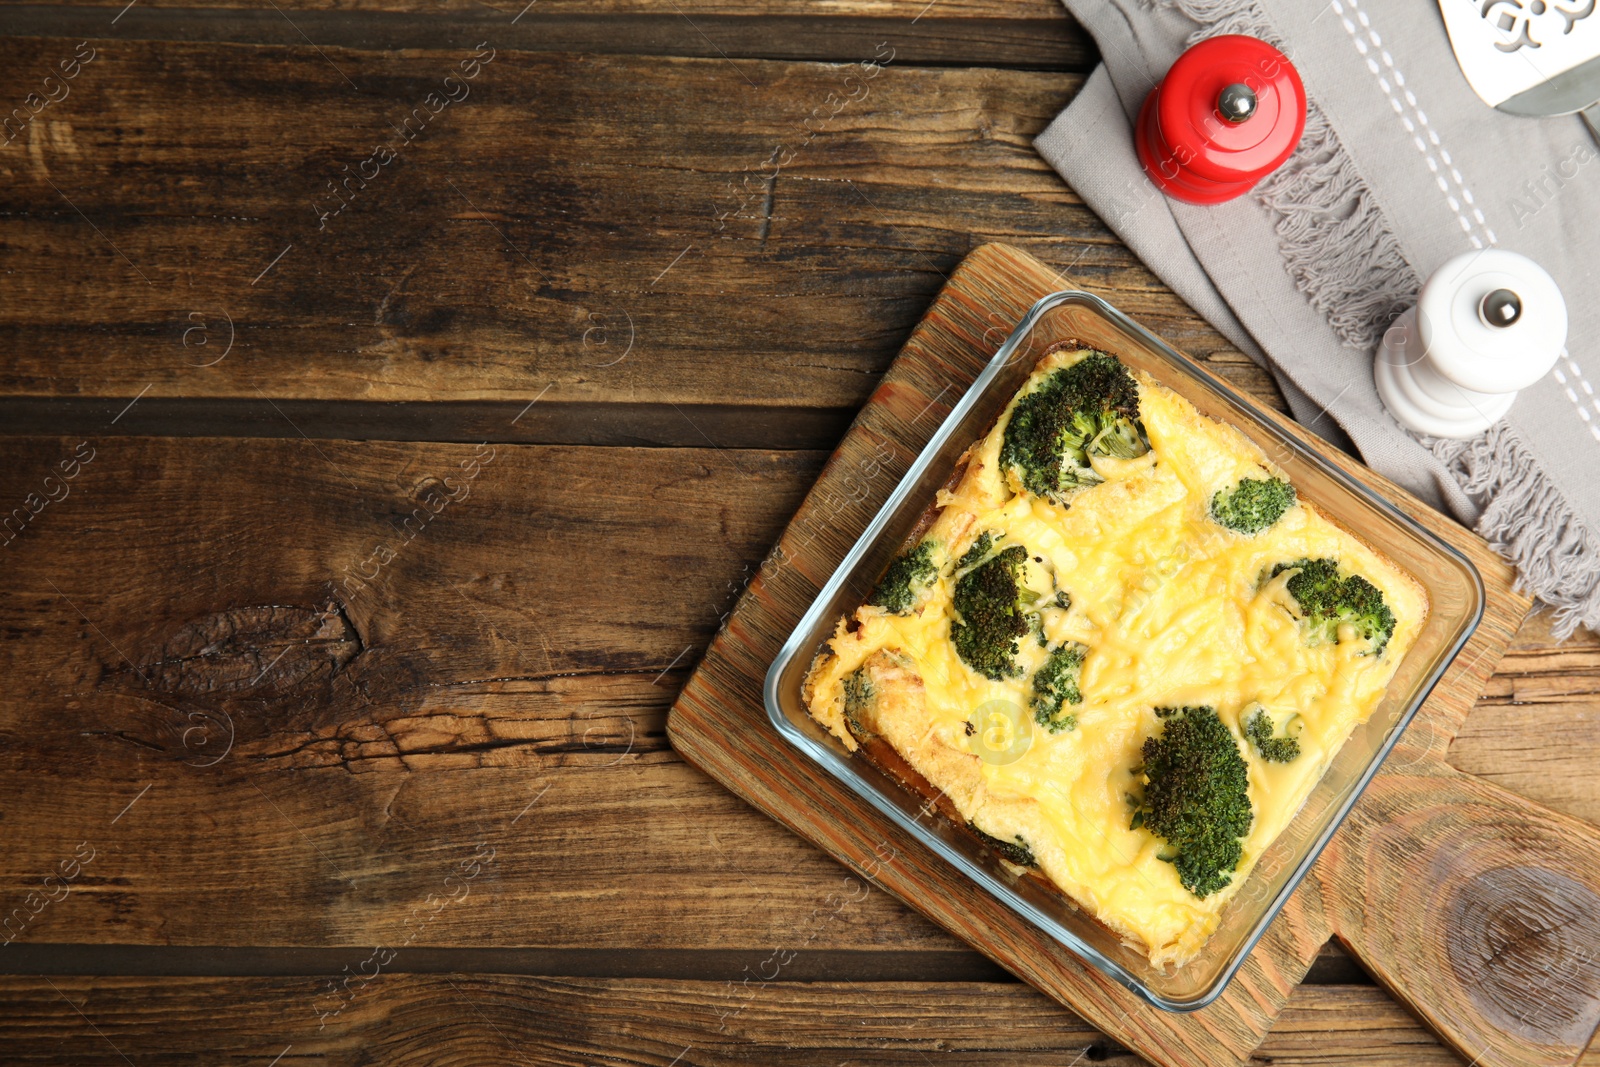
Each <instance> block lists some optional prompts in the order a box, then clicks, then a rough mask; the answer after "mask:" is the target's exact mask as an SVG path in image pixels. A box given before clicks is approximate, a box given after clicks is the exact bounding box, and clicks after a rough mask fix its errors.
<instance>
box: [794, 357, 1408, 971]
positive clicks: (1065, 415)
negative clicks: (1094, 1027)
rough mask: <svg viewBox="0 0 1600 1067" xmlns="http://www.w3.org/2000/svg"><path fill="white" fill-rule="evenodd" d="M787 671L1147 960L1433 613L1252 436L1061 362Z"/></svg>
mask: <svg viewBox="0 0 1600 1067" xmlns="http://www.w3.org/2000/svg"><path fill="white" fill-rule="evenodd" d="M957 470H958V473H957V476H956V477H955V478H954V479H953V480H952V482H951V483H950V487H948V488H946V489H944V490H941V491H940V493H939V496H938V499H937V501H936V503H935V505H934V508H933V509H932V511H931V512H930V514H929V516H928V518H927V519H926V520H925V522H924V523H923V528H924V530H925V532H924V533H923V534H922V535H921V536H920V537H919V538H917V539H916V540H915V541H914V542H913V543H912V544H910V545H908V546H907V548H906V550H905V552H904V553H903V554H902V555H901V556H900V557H898V558H897V559H896V560H894V561H893V563H891V564H890V565H889V567H888V568H887V570H886V571H885V572H884V574H883V577H882V579H881V580H880V582H879V584H878V586H877V589H876V590H875V591H874V592H873V594H872V595H871V596H870V597H869V598H868V601H867V603H866V604H864V605H862V606H861V607H860V608H859V609H858V610H857V611H856V612H855V613H854V614H852V615H849V616H846V617H845V618H843V619H841V620H840V621H839V624H838V627H837V629H836V631H835V633H834V635H833V637H832V638H831V639H830V641H829V642H828V644H827V645H826V646H824V648H823V649H822V651H821V652H820V653H819V654H818V656H817V658H816V659H815V661H814V662H813V663H812V665H811V668H810V671H809V672H808V674H807V676H806V680H805V684H804V688H803V690H802V695H803V699H804V700H805V703H806V706H807V708H808V709H809V711H810V713H811V715H812V716H813V717H814V718H815V719H816V720H817V721H818V722H819V723H821V724H822V725H823V726H824V727H826V728H827V729H828V730H829V731H831V732H832V733H833V734H834V735H835V736H837V737H838V738H839V739H840V740H841V741H842V742H843V744H844V745H845V746H846V747H847V748H849V749H850V750H851V751H857V750H858V749H859V748H860V747H861V746H862V745H864V744H867V745H869V746H870V745H875V744H878V743H882V744H886V745H888V746H890V747H892V748H893V749H894V750H895V752H897V753H898V754H899V756H900V757H901V758H902V759H903V760H904V762H905V763H906V764H908V765H909V766H910V767H911V768H913V769H914V770H915V771H916V772H917V774H919V775H920V776H921V777H922V778H924V779H926V781H927V782H928V783H929V784H930V785H932V786H933V787H934V788H935V789H937V790H939V791H941V792H942V793H943V794H944V795H945V797H947V798H948V800H949V802H950V803H951V804H952V805H953V806H954V807H955V809H956V810H957V811H958V812H959V814H960V816H961V817H962V818H963V819H964V820H965V821H966V822H967V823H968V825H969V826H970V827H971V829H972V830H974V831H975V832H977V833H978V834H979V835H980V836H981V837H982V838H983V839H984V840H985V841H986V843H987V844H989V845H990V846H991V847H992V848H994V849H995V851H996V852H997V853H998V854H999V855H1000V856H1002V857H1003V858H1004V860H1005V861H1006V862H1007V863H1009V864H1011V865H1013V866H1014V867H1018V868H1034V869H1036V870H1037V871H1038V872H1039V873H1040V874H1042V875H1043V876H1045V877H1046V878H1048V879H1049V880H1050V881H1051V882H1053V883H1054V884H1055V885H1056V886H1057V887H1059V888H1060V889H1061V890H1062V891H1064V892H1065V893H1066V894H1067V895H1068V896H1069V897H1070V898H1071V899H1072V900H1073V901H1075V902H1076V904H1077V905H1078V906H1079V907H1081V908H1083V909H1084V910H1085V911H1086V912H1088V913H1089V914H1091V915H1093V916H1094V917H1095V918H1096V919H1097V920H1098V921H1099V922H1101V923H1103V924H1104V925H1106V926H1107V927H1109V928H1110V929H1112V930H1113V931H1115V932H1116V933H1117V934H1119V935H1120V936H1121V937H1122V938H1123V939H1124V940H1125V941H1127V942H1128V943H1130V944H1132V945H1135V946H1136V947H1138V948H1140V949H1141V950H1142V951H1144V952H1145V953H1146V954H1147V955H1148V957H1149V959H1150V961H1151V962H1152V963H1153V964H1155V965H1157V966H1164V965H1168V964H1181V963H1183V962H1184V961H1186V960H1188V959H1190V958H1192V957H1193V956H1194V955H1195V954H1196V953H1197V952H1198V951H1199V949H1200V947H1201V946H1202V945H1203V944H1204V943H1205V941H1206V939H1207V938H1208V937H1209V936H1210V934H1211V933H1212V931H1213V930H1215V929H1216V926H1217V923H1218V919H1219V916H1220V914H1221V912H1222V910H1223V907H1224V906H1225V905H1226V904H1227V902H1228V900H1229V899H1230V898H1231V897H1232V896H1233V895H1234V894H1235V893H1236V892H1237V891H1238V889H1239V887H1240V885H1242V884H1243V882H1244V881H1245V879H1246V878H1247V877H1248V876H1249V873H1250V870H1251V868H1252V866H1253V865H1254V864H1255V862H1256V860H1257V859H1258V858H1259V857H1260V856H1261V854H1262V852H1263V851H1264V850H1265V849H1266V848H1267V846H1268V845H1270V844H1271V842H1272V841H1273V839H1274V838H1276V837H1277V836H1278V834H1279V833H1280V832H1281V831H1282V830H1283V829H1284V827H1285V826H1287V825H1288V823H1289V822H1290V820H1292V819H1293V817H1294V815H1295V813H1296V812H1297V811H1298V810H1299V808H1300V807H1301V805H1302V804H1303V803H1304V801H1305V799H1306V797H1307V796H1308V795H1309V794H1310V793H1311V790H1312V788H1313V787H1314V786H1315V785H1316V783H1317V781H1318V779H1319V778H1320V777H1321V776H1322V773H1323V771H1324V770H1325V769H1326V767H1327V765H1328V763H1329V761H1330V760H1331V759H1332V758H1333V756H1334V754H1335V753H1336V752H1337V751H1338V750H1339V747H1340V746H1341V745H1342V744H1343V743H1344V741H1345V739H1346V738H1347V737H1348V736H1349V735H1350V733H1351V731H1352V730H1353V729H1354V728H1355V727H1356V726H1357V725H1358V724H1360V723H1361V722H1363V721H1365V720H1366V719H1367V718H1368V717H1369V716H1370V715H1371V714H1372V712H1373V710H1374V709H1375V708H1376V707H1377V705H1378V703H1379V701H1380V700H1381V699H1382V696H1383V693H1384V689H1385V687H1386V686H1387V685H1388V682H1389V679H1390V678H1391V676H1392V675H1393V674H1394V671H1395V668H1396V666H1397V665H1398V663H1399V661H1400V659H1401V657H1403V656H1404V655H1405V652H1406V650H1407V649H1408V648H1409V647H1410V646H1411V644H1412V643H1413V641H1414V640H1415V638H1416V635H1417V632H1418V630H1419V628H1420V626H1421V625H1422V622H1423V619H1424V618H1425V616H1426V614H1427V600H1426V597H1425V595H1424V593H1423V592H1422V589H1421V587H1420V586H1419V585H1418V584H1417V583H1416V582H1415V581H1413V580H1412V579H1411V578H1410V577H1409V576H1408V575H1406V574H1404V573H1403V572H1401V571H1400V570H1399V569H1398V568H1396V567H1395V566H1394V565H1393V564H1391V563H1390V562H1389V561H1388V560H1387V559H1385V558H1384V557H1383V556H1381V555H1379V554H1378V553H1376V552H1374V551H1373V550H1372V549H1370V548H1369V547H1368V546H1367V545H1365V544H1364V543H1363V542H1362V541H1361V540H1360V539H1358V538H1357V537H1355V536H1353V535H1352V534H1350V533H1349V532H1347V531H1345V530H1343V529H1341V528H1339V527H1338V526H1336V525H1334V524H1333V523H1332V522H1330V521H1329V520H1328V519H1327V518H1325V517H1324V516H1323V515H1322V514H1321V513H1319V512H1318V511H1317V509H1316V508H1315V507H1314V506H1312V505H1311V504H1310V503H1308V502H1306V501H1304V500H1300V499H1298V498H1297V496H1296V493H1295V490H1294V487H1293V486H1292V485H1291V484H1290V483H1289V482H1288V480H1287V479H1286V478H1284V477H1283V475H1282V474H1281V472H1279V471H1278V470H1277V469H1276V468H1275V467H1274V466H1273V465H1272V464H1271V462H1270V461H1269V460H1268V458H1267V457H1266V456H1265V455H1264V454H1263V453H1262V452H1261V450H1260V449H1259V448H1257V447H1256V445H1255V444H1254V443H1253V442H1251V441H1250V440H1249V439H1248V438H1246V437H1245V436H1244V435H1243V434H1242V433H1240V432H1239V431H1237V430H1235V429H1234V428H1232V427H1230V426H1226V425H1224V424H1222V423H1219V422H1217V421H1215V420H1213V419H1210V418H1208V417H1206V416H1204V415H1202V414H1201V413H1200V412H1198V411H1197V410H1196V409H1195V408H1194V406H1193V405H1191V404H1190V403H1189V402H1188V401H1187V400H1185V399H1184V398H1182V397H1180V396H1178V395H1177V394H1175V393H1173V392H1171V391H1169V390H1167V389H1166V388H1164V387H1163V386H1161V385H1160V384H1158V383H1157V382H1156V381H1155V380H1153V379H1151V378H1150V377H1148V376H1147V375H1145V374H1143V373H1142V372H1132V371H1130V370H1128V369H1127V368H1126V367H1124V366H1123V365H1122V364H1121V363H1120V362H1119V361H1118V360H1117V359H1116V358H1115V357H1113V356H1111V355H1108V354H1106V353H1103V352H1098V351H1093V350H1088V349H1082V348H1076V347H1071V346H1068V347H1064V348H1060V349H1057V350H1053V351H1051V352H1050V353H1048V354H1047V355H1046V356H1045V357H1044V358H1043V359H1042V360H1041V361H1040V362H1039V364H1038V366H1037V367H1035V368H1034V370H1033V372H1032V374H1031V375H1030V377H1029V378H1028V380H1027V382H1026V383H1025V384H1024V385H1023V387H1022V388H1021V389H1020V390H1019V391H1018V393H1017V394H1016V396H1015V397H1013V398H1012V400H1011V402H1010V403H1009V404H1008V405H1007V407H1006V409H1005V411H1004V412H1003V413H1002V414H1001V416H1000V417H999V419H998V420H997V421H996V423H995V426H994V427H993V428H992V429H991V430H990V431H989V433H988V434H987V435H986V436H985V437H984V438H982V439H981V440H979V441H978V442H976V443H975V444H973V445H972V446H971V447H970V448H969V449H968V450H967V452H966V453H965V455H964V456H963V457H962V462H961V465H959V466H958V469H957Z"/></svg>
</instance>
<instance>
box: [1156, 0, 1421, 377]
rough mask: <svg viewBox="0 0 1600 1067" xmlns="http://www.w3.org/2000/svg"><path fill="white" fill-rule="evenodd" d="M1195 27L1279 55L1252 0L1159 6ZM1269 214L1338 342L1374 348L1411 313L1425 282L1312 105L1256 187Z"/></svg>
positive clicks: (1172, 0) (1194, 37) (1178, 0)
mask: <svg viewBox="0 0 1600 1067" xmlns="http://www.w3.org/2000/svg"><path fill="white" fill-rule="evenodd" d="M1164 2H1165V3H1166V5H1167V6H1169V7H1172V8H1176V9H1177V10H1179V11H1181V12H1182V13H1183V14H1184V15H1185V16H1186V17H1188V18H1189V19H1190V20H1192V21H1194V22H1197V23H1199V24H1200V29H1198V30H1196V31H1195V32H1194V33H1193V34H1191V35H1190V37H1189V43H1190V44H1194V43H1196V42H1198V41H1201V40H1204V39H1206V38H1208V37H1215V36H1217V35H1219V34H1225V33H1243V34H1248V35H1249V36H1251V37H1258V38H1260V39H1262V40H1264V41H1270V42H1271V43H1272V44H1273V45H1274V46H1276V47H1278V48H1280V49H1281V48H1285V44H1284V41H1283V39H1282V38H1281V37H1279V35H1278V32H1277V30H1276V29H1275V28H1274V27H1273V25H1272V22H1271V20H1270V19H1268V18H1267V15H1266V12H1265V11H1264V10H1263V9H1262V7H1261V5H1260V4H1259V3H1257V2H1256V0H1164ZM1255 197H1256V199H1257V200H1258V201H1259V202H1260V203H1261V205H1262V206H1263V207H1265V208H1266V209H1267V210H1269V211H1271V212H1272V213H1273V214H1274V215H1275V216H1276V221H1275V222H1274V223H1273V228H1274V229H1275V230H1276V232H1277V234H1278V249H1279V251H1280V253H1281V254H1282V255H1283V259H1284V263H1285V264H1286V265H1287V266H1288V268H1289V276H1290V277H1291V278H1293V279H1294V283H1295V288H1297V289H1299V290H1300V292H1301V293H1303V294H1304V295H1305V297H1306V299H1307V300H1309V301H1310V303H1311V306H1312V307H1314V308H1316V310H1317V311H1318V312H1319V313H1320V314H1321V315H1322V317H1323V318H1324V319H1326V320H1327V322H1328V325H1329V326H1330V327H1331V328H1332V329H1333V332H1334V333H1335V334H1336V335H1337V336H1338V338H1339V340H1340V341H1341V342H1343V343H1344V344H1345V345H1347V346H1349V347H1351V348H1357V349H1361V350H1363V351H1371V350H1372V349H1373V348H1376V347H1377V345H1378V342H1379V340H1381V339H1382V337H1383V334H1384V331H1385V330H1387V329H1388V328H1389V325H1390V324H1391V323H1392V322H1394V320H1395V318H1396V317H1397V316H1398V315H1399V314H1400V313H1401V312H1402V311H1404V310H1405V309H1406V308H1407V307H1408V306H1410V303H1411V299H1412V297H1414V296H1415V294H1416V292H1417V290H1418V289H1420V288H1421V287H1422V279H1421V278H1420V277H1418V275H1417V272H1416V271H1415V270H1414V269H1413V268H1412V266H1411V264H1410V263H1408V262H1407V261H1406V258H1405V256H1404V255H1403V254H1402V253H1401V251H1400V242H1399V240H1398V239H1396V237H1395V235H1394V230H1393V228H1392V227H1391V226H1390V225H1389V220H1388V219H1387V218H1385V217H1384V214H1383V211H1382V209H1381V208H1379V207H1378V202H1377V198H1376V197H1374V196H1373V195H1372V190H1371V188H1369V187H1368V185H1367V180H1366V179H1365V178H1363V177H1362V176H1361V172H1360V171H1358V170H1357V169H1356V165H1355V160H1353V159H1352V158H1351V157H1350V153H1348V152H1346V151H1345V148H1344V144H1343V143H1342V142H1341V141H1340V140H1339V135H1338V134H1337V133H1336V132H1334V129H1333V126H1332V124H1331V123H1329V122H1328V120H1327V118H1326V117H1325V116H1324V115H1323V114H1322V112H1321V110H1320V109H1319V108H1318V107H1317V105H1316V102H1315V101H1309V102H1308V104H1307V107H1306V131H1305V135H1304V136H1303V137H1302V138H1301V140H1300V147H1299V148H1298V149H1296V151H1295V154H1294V155H1293V156H1292V157H1291V158H1290V159H1289V161H1288V162H1287V163H1285V164H1284V165H1283V166H1282V167H1280V168H1279V169H1278V170H1277V171H1275V172H1273V173H1272V174H1270V175H1268V176H1267V178H1266V179H1264V180H1263V181H1262V182H1261V184H1260V185H1258V186H1257V187H1256V190H1255Z"/></svg>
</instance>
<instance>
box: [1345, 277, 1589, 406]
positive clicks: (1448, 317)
mask: <svg viewBox="0 0 1600 1067" xmlns="http://www.w3.org/2000/svg"><path fill="white" fill-rule="evenodd" d="M1566 343H1567V305H1566V302H1565V301H1563V300H1562V299H1561V290H1560V289H1559V288H1558V287H1557V286H1556V283H1555V279H1554V278H1552V277H1550V275H1549V274H1547V273H1545V270H1544V268H1543V267H1541V266H1539V264H1537V263H1535V262H1534V261H1533V260H1531V259H1529V258H1528V257H1527V256H1519V255H1518V254H1517V253H1515V252H1507V251H1505V250H1503V249H1498V248H1491V249H1488V250H1486V251H1481V252H1467V253H1464V254H1462V255H1459V256H1456V257H1455V258H1454V259H1452V260H1450V261H1449V262H1447V263H1445V264H1444V266H1442V267H1440V268H1439V269H1438V270H1436V271H1434V273H1433V277H1431V278H1429V279H1428V281H1427V284H1426V285H1424V286H1423V287H1422V292H1421V293H1420V294H1418V296H1417V306H1416V307H1414V308H1412V309H1411V310H1409V311H1407V312H1406V313H1405V314H1404V315H1401V316H1400V317H1399V318H1398V319H1396V320H1395V324H1394V325H1393V326H1391V327H1390V328H1389V332H1388V333H1386V334H1384V335H1383V345H1382V347H1381V348H1379V350H1378V357H1377V360H1376V362H1375V363H1374V365H1373V375H1374V377H1375V378H1376V379H1377V383H1378V395H1379V396H1380V397H1382V398H1383V402H1384V404H1385V405H1386V406H1387V407H1388V408H1389V413H1390V414H1392V415H1393V416H1394V417H1395V420H1396V421H1397V422H1399V423H1400V425H1402V426H1404V427H1406V428H1407V429H1408V430H1413V431H1415V432H1417V433H1421V434H1428V435H1430V436H1433V437H1453V438H1467V437H1476V436H1477V435H1478V434H1480V433H1482V432H1483V431H1484V430H1487V429H1488V428H1489V427H1490V426H1491V425H1493V424H1494V423H1495V422H1497V421H1498V420H1499V419H1500V418H1501V417H1502V416H1504V415H1505V413H1506V412H1507V411H1509V410H1510V409H1511V402H1512V401H1513V400H1515V399H1516V398H1517V390H1519V389H1526V388H1527V387H1528V386H1530V385H1532V384H1533V383H1534V382H1536V381H1538V380H1539V379H1540V378H1542V377H1544V376H1545V375H1546V374H1548V373H1549V372H1550V368H1551V367H1553V366H1555V362H1556V359H1557V358H1559V357H1560V355H1561V350H1562V346H1564V345H1565V344H1566Z"/></svg>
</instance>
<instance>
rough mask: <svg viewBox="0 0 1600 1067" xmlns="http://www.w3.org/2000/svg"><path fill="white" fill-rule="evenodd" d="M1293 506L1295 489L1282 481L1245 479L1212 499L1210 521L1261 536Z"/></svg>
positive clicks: (1274, 479)
mask: <svg viewBox="0 0 1600 1067" xmlns="http://www.w3.org/2000/svg"><path fill="white" fill-rule="evenodd" d="M1293 506H1294V486H1292V485H1290V484H1289V483H1288V482H1286V481H1284V480H1283V479H1282V478H1244V479H1241V480H1240V482H1239V484H1238V485H1236V486H1234V487H1233V488H1232V489H1222V490H1219V491H1218V492H1217V494H1216V495H1215V496H1213V497H1212V498H1211V519H1212V521H1213V522H1215V523H1217V524H1218V525H1219V526H1226V527H1227V528H1228V529H1230V530H1234V531H1236V532H1238V533H1242V534H1258V533H1260V532H1261V531H1262V530H1265V529H1266V528H1267V527H1268V526H1271V525H1272V524H1273V523H1275V522H1277V521H1278V520H1279V519H1281V518H1283V513H1284V512H1286V511H1288V510H1289V509H1290V508H1291V507H1293Z"/></svg>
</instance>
